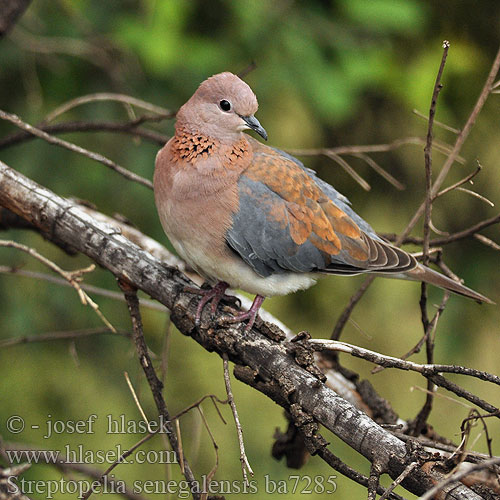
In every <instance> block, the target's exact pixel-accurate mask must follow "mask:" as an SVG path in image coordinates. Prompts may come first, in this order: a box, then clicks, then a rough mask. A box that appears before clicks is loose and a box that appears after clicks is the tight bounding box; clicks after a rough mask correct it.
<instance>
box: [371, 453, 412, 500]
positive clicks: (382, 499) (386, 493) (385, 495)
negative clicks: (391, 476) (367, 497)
mask: <svg viewBox="0 0 500 500" xmlns="http://www.w3.org/2000/svg"><path fill="white" fill-rule="evenodd" d="M417 466H418V463H417V462H412V463H411V464H409V465H408V466H407V467H406V469H405V470H404V471H403V472H401V474H400V475H399V476H398V477H397V478H396V479H395V480H394V481H393V482H392V483H391V484H390V486H389V487H388V488H387V489H386V490H385V491H384V493H383V494H382V495H381V496H380V498H379V500H386V499H387V498H389V495H390V494H391V493H392V492H393V491H394V488H396V486H398V485H399V484H400V483H401V482H402V481H404V479H405V478H406V477H407V476H408V475H409V474H411V473H412V472H413V469H415V468H416V467H417Z"/></svg>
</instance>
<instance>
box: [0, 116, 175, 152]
mask: <svg viewBox="0 0 500 500" xmlns="http://www.w3.org/2000/svg"><path fill="white" fill-rule="evenodd" d="M160 118H161V117H160ZM158 119H159V117H158V116H151V115H143V116H139V117H138V118H135V119H133V120H130V121H128V122H116V121H71V122H62V123H53V124H44V123H39V124H38V125H37V128H38V129H39V130H42V131H44V132H47V133H48V134H65V133H72V132H117V133H123V134H128V135H132V136H133V137H140V138H142V139H146V140H148V141H150V142H152V143H153V144H158V145H159V146H163V145H164V144H165V143H166V142H167V141H168V139H169V137H168V136H166V135H164V134H160V133H158V132H155V131H154V130H151V129H146V128H139V125H141V124H142V123H145V122H147V121H158ZM161 119H163V118H161ZM36 137H37V136H35V135H33V134H31V133H29V132H26V131H24V130H21V131H20V132H13V133H11V134H9V135H6V136H5V137H2V138H1V139H0V149H5V148H8V147H10V146H15V145H16V144H19V143H22V142H26V141H29V140H32V139H36Z"/></svg>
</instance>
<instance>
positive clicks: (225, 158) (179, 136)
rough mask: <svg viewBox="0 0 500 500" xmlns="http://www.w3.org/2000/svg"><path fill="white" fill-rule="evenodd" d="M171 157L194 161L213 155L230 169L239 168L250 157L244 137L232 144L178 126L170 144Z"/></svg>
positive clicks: (175, 159) (244, 164)
mask: <svg viewBox="0 0 500 500" xmlns="http://www.w3.org/2000/svg"><path fill="white" fill-rule="evenodd" d="M170 151H171V157H172V159H173V160H174V161H179V160H183V161H184V162H187V163H194V162H195V161H199V160H207V159H208V158H209V157H210V156H212V155H214V156H216V157H217V159H218V160H219V161H220V162H221V163H222V166H224V167H225V168H230V169H233V168H235V169H241V168H244V166H246V165H247V163H248V161H249V159H250V145H249V143H248V141H247V140H246V138H245V137H242V138H241V139H240V140H238V141H237V142H235V143H234V144H232V145H226V144H223V143H221V142H220V141H218V140H216V139H213V138H211V137H207V136H205V135H203V134H200V133H193V132H190V131H189V130H187V129H184V128H178V129H177V130H176V134H175V136H174V139H173V141H172V145H171V150H170Z"/></svg>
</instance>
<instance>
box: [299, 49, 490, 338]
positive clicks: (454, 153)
mask: <svg viewBox="0 0 500 500" xmlns="http://www.w3.org/2000/svg"><path fill="white" fill-rule="evenodd" d="M499 68H500V48H499V49H498V52H497V55H496V56H495V60H494V61H493V64H492V66H491V69H490V72H489V74H488V77H487V78H486V82H485V84H484V86H483V89H482V91H481V93H480V95H479V97H478V100H477V101H476V104H475V106H474V108H473V109H472V112H471V114H470V115H469V118H468V119H467V122H466V123H465V126H464V128H463V129H462V130H461V131H460V133H459V134H458V136H457V139H456V141H455V144H454V146H453V148H452V150H451V152H450V153H449V155H448V158H447V159H446V162H445V163H444V165H443V167H442V169H441V171H440V172H439V175H438V177H437V178H436V180H435V182H434V184H433V186H432V191H431V194H432V196H433V197H434V196H435V195H436V194H437V193H438V192H439V188H440V187H441V185H442V184H443V182H444V180H445V179H446V177H447V175H448V173H449V171H450V169H451V167H452V165H453V164H454V163H455V161H457V160H458V159H459V157H460V156H459V153H460V150H461V149H462V146H463V144H464V142H465V140H466V139H467V137H468V135H469V133H470V131H471V129H472V126H473V125H474V123H475V122H476V119H477V117H478V115H479V113H480V112H481V109H482V108H483V106H484V103H485V102H486V99H487V98H488V95H489V94H490V92H491V88H492V84H493V81H494V79H495V76H496V75H497V73H498V70H499ZM434 143H435V141H434ZM387 146H389V148H388V149H382V151H385V150H391V149H394V148H395V147H400V146H401V143H398V142H393V143H392V144H391V145H386V147H387ZM373 151H374V149H368V150H367V149H365V150H362V149H357V150H355V152H356V153H360V152H373ZM379 151H380V149H379ZM290 152H292V151H290ZM341 152H342V153H345V152H346V151H338V150H337V151H336V153H337V154H340V153H341ZM295 154H300V153H298V152H295ZM424 210H425V200H424V202H423V203H422V204H421V205H420V207H419V208H418V209H417V211H416V212H415V214H414V215H413V217H412V219H411V220H410V222H409V223H408V225H407V226H406V228H405V229H404V231H403V232H402V233H401V234H400V235H399V236H398V237H397V238H396V239H395V242H394V244H395V245H396V246H400V245H401V244H402V243H403V242H404V241H406V240H407V238H408V235H409V234H410V232H411V230H412V229H413V228H414V227H415V225H416V223H417V222H418V220H419V219H420V217H421V216H422V214H423V213H424ZM494 223H495V222H494ZM374 279H375V275H372V276H369V277H368V278H367V279H366V280H365V281H364V282H363V284H362V285H361V287H360V288H359V290H358V291H357V292H356V293H355V294H354V295H353V296H352V297H351V300H350V301H349V304H348V305H347V307H346V308H345V309H344V311H343V312H342V314H341V315H340V319H339V321H338V322H337V324H336V325H335V328H334V331H333V333H332V336H331V338H332V339H335V338H338V337H339V335H340V333H341V332H342V329H343V328H344V326H345V324H346V323H347V321H348V319H349V317H350V315H351V314H352V311H353V310H354V308H355V307H356V305H357V304H358V302H359V301H360V300H361V299H362V297H363V295H364V294H365V292H366V291H367V290H368V288H369V287H370V285H371V284H372V282H373V280H374Z"/></svg>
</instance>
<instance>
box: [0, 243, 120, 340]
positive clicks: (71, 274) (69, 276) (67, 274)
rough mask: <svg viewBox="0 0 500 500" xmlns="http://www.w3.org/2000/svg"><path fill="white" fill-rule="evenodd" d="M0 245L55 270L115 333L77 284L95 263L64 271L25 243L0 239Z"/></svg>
mask: <svg viewBox="0 0 500 500" xmlns="http://www.w3.org/2000/svg"><path fill="white" fill-rule="evenodd" d="M0 247H8V248H15V249H17V250H21V251H22V252H25V253H27V254H28V255H31V256H32V257H34V258H35V259H36V260H38V261H40V262H41V263H42V264H44V265H45V266H47V267H48V268H49V269H52V271H54V272H56V273H57V274H59V275H60V276H62V277H63V278H64V279H65V280H66V281H67V282H68V283H69V284H70V285H71V286H72V287H73V288H74V289H75V290H76V292H77V293H78V297H79V298H80V301H81V303H82V304H83V305H84V306H87V305H88V306H90V307H91V308H92V309H93V310H94V312H95V313H96V314H97V316H99V318H100V319H101V321H102V322H103V323H104V324H105V325H106V326H107V327H108V328H109V329H110V330H111V331H112V332H113V333H116V328H115V327H114V326H113V325H112V324H111V323H110V322H109V321H108V320H107V319H106V317H105V316H104V314H102V312H101V310H100V309H99V306H98V305H97V304H96V303H95V302H94V301H93V300H92V299H91V298H90V297H89V295H87V293H85V292H84V290H83V289H82V287H81V286H80V284H79V281H80V280H81V279H82V275H83V274H85V273H90V272H92V271H94V269H95V265H94V264H91V265H90V266H89V267H87V268H85V269H77V270H76V271H64V270H63V269H61V268H60V267H59V266H58V265H57V264H56V263H54V262H52V261H51V260H49V259H47V258H46V257H44V256H43V255H41V254H39V253H38V252H37V251H36V250H35V249H34V248H30V247H28V246H26V245H23V244H21V243H16V242H15V241H9V240H0Z"/></svg>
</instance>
